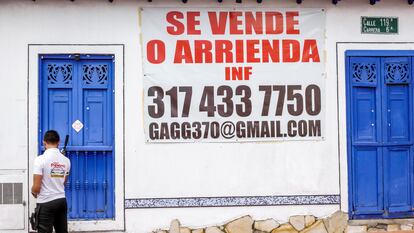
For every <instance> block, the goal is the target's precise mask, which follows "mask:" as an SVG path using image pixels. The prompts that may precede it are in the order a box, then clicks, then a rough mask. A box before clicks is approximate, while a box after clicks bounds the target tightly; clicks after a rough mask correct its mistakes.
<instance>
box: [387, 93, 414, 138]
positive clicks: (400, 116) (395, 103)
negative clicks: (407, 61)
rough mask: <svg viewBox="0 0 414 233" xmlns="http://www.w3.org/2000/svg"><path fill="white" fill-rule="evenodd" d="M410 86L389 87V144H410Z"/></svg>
mask: <svg viewBox="0 0 414 233" xmlns="http://www.w3.org/2000/svg"><path fill="white" fill-rule="evenodd" d="M408 92H409V88H408V85H390V86H388V87H387V97H388V101H387V106H388V109H387V119H388V121H387V123H388V125H387V126H386V128H388V130H387V138H386V140H387V142H408V141H409V140H410V127H409V126H410V118H409V109H410V108H409V94H408Z"/></svg>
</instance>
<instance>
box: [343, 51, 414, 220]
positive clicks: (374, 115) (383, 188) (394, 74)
mask: <svg viewBox="0 0 414 233" xmlns="http://www.w3.org/2000/svg"><path fill="white" fill-rule="evenodd" d="M347 59H348V60H347V71H348V72H347V77H348V85H347V96H348V97H347V98H348V101H347V103H348V104H347V105H348V141H349V142H348V144H349V147H348V148H349V163H350V166H349V168H350V180H349V181H350V186H349V189H350V198H351V200H350V203H351V205H350V212H351V217H353V218H369V217H383V218H395V217H405V216H413V203H414V202H413V195H412V193H413V187H414V185H413V177H414V176H413V167H414V166H413V138H412V132H413V114H412V110H413V101H412V98H413V95H412V91H413V90H412V84H411V75H412V69H411V67H412V58H411V57H348V58H347Z"/></svg>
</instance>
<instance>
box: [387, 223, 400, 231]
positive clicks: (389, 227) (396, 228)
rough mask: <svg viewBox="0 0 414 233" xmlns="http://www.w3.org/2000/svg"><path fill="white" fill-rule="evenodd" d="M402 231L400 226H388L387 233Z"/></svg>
mask: <svg viewBox="0 0 414 233" xmlns="http://www.w3.org/2000/svg"><path fill="white" fill-rule="evenodd" d="M399 230H401V228H400V225H399V224H388V226H387V231H399Z"/></svg>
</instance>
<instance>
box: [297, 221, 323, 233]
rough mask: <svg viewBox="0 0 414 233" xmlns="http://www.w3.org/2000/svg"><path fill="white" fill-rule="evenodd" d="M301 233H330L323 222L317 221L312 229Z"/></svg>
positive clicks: (306, 229)
mask: <svg viewBox="0 0 414 233" xmlns="http://www.w3.org/2000/svg"><path fill="white" fill-rule="evenodd" d="M300 233H328V231H327V230H326V228H325V225H324V224H323V221H322V220H318V221H316V222H315V223H314V224H312V225H311V226H310V227H308V228H305V229H304V230H303V231H301V232H300Z"/></svg>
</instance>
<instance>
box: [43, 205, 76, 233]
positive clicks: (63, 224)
mask: <svg viewBox="0 0 414 233" xmlns="http://www.w3.org/2000/svg"><path fill="white" fill-rule="evenodd" d="M37 207H38V208H39V218H38V221H39V226H38V229H37V232H38V233H52V232H53V228H55V232H56V233H67V232H68V218H67V212H68V206H67V203H66V198H60V199H56V200H53V201H50V202H46V203H39V204H37Z"/></svg>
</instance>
